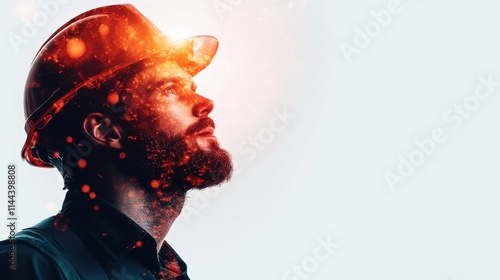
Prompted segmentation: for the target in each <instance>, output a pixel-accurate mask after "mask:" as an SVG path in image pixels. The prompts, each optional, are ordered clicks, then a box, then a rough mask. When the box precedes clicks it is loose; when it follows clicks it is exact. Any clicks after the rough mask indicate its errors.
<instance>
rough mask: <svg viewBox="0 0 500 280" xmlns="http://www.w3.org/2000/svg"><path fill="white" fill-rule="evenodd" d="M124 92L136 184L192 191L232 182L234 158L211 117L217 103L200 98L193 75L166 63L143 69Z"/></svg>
mask: <svg viewBox="0 0 500 280" xmlns="http://www.w3.org/2000/svg"><path fill="white" fill-rule="evenodd" d="M126 91H127V92H128V94H127V95H126V96H127V97H126V99H127V100H125V103H126V104H127V105H128V115H127V118H126V119H127V120H129V121H130V122H131V124H132V125H131V129H130V130H129V131H128V132H126V134H128V135H126V137H127V139H126V140H125V143H124V147H123V148H124V152H125V153H126V154H127V158H128V160H127V162H128V163H127V165H128V167H130V169H129V171H130V172H135V173H137V174H136V176H137V177H139V178H137V179H138V180H141V181H142V183H149V185H150V186H151V187H152V188H153V189H161V188H170V187H175V188H183V189H189V188H205V187H208V186H212V185H216V184H219V183H221V182H223V181H224V180H227V179H229V177H230V175H231V171H232V164H231V160H230V156H229V154H228V153H227V152H226V151H225V150H223V149H221V148H220V146H219V143H218V141H217V138H216V137H215V136H214V135H213V131H214V128H215V125H214V122H213V121H212V119H210V118H209V117H208V115H209V114H210V112H211V111H212V109H213V106H214V105H213V102H212V101H211V100H209V99H207V98H205V97H203V96H201V95H199V94H197V93H196V84H195V83H194V82H193V79H192V76H191V75H189V74H188V73H186V72H185V71H183V70H182V69H181V68H179V66H178V65H177V64H176V63H175V62H168V61H167V62H163V63H160V64H155V65H153V66H150V67H147V68H146V69H145V70H142V71H141V72H140V73H138V74H137V75H136V76H135V77H134V78H133V79H132V80H130V81H129V82H128V83H126ZM128 155H131V156H130V157H129V156H128ZM148 181H149V182H148Z"/></svg>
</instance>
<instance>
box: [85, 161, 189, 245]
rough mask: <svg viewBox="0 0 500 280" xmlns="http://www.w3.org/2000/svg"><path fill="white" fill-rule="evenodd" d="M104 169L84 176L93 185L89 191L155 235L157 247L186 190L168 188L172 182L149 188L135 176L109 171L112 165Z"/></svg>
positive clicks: (160, 243)
mask: <svg viewBox="0 0 500 280" xmlns="http://www.w3.org/2000/svg"><path fill="white" fill-rule="evenodd" d="M106 169H107V170H106V171H107V172H102V173H101V174H98V176H84V177H85V178H86V179H87V182H89V184H90V185H91V186H95V187H93V191H94V192H95V193H96V195H97V196H99V197H100V198H101V199H103V200H105V201H106V202H108V203H109V204H111V205H112V206H114V207H115V208H116V209H118V210H119V211H120V212H122V213H123V214H124V215H126V216H128V217H129V218H130V219H131V220H133V221H134V222H135V223H136V224H138V225H139V226H140V227H141V228H143V229H144V230H145V231H146V232H148V233H149V234H150V235H151V236H152V237H153V238H154V239H155V241H156V248H157V250H158V251H159V250H160V248H161V245H162V244H163V240H164V239H165V237H166V235H167V233H168V231H169V230H170V227H171V226H172V224H173V223H174V221H175V219H176V218H177V217H178V216H179V214H180V213H181V210H182V207H183V205H184V200H185V198H186V191H184V190H181V191H179V190H177V191H172V189H175V188H174V187H173V186H170V187H169V188H168V189H162V188H161V187H159V188H157V189H156V190H153V189H151V187H150V186H147V187H144V186H142V185H141V184H140V183H139V182H138V181H137V180H135V179H132V178H130V177H125V176H122V174H120V173H118V172H110V171H111V170H110V169H113V168H109V167H108V168H106ZM113 171H116V170H113ZM105 178H107V179H105ZM109 178H112V179H109ZM77 189H78V190H79V188H78V187H77Z"/></svg>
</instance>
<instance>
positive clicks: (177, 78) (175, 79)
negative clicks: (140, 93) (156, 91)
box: [154, 76, 198, 91]
mask: <svg viewBox="0 0 500 280" xmlns="http://www.w3.org/2000/svg"><path fill="white" fill-rule="evenodd" d="M184 79H185V78H184V77H182V76H170V77H164V78H161V79H160V80H159V81H157V82H156V83H155V84H154V85H155V87H161V86H163V85H164V84H166V83H170V82H174V83H179V82H180V81H182V80H184ZM187 84H188V85H189V87H190V88H191V89H193V91H194V90H196V88H197V87H198V85H196V83H195V82H194V80H193V79H189V80H188V81H187Z"/></svg>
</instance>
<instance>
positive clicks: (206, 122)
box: [0, 5, 232, 280]
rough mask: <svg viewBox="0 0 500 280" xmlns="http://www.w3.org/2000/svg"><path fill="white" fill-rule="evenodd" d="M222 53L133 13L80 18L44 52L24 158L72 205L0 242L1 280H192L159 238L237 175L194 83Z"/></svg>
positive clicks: (32, 80) (127, 9) (107, 11)
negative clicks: (206, 192)
mask: <svg viewBox="0 0 500 280" xmlns="http://www.w3.org/2000/svg"><path fill="white" fill-rule="evenodd" d="M217 47H218V41H217V39H215V38H214V37H211V36H195V37H191V38H187V39H184V40H180V41H174V40H172V39H170V38H169V37H166V36H165V35H163V33H162V32H161V31H160V30H158V29H157V28H156V27H155V26H154V25H153V24H152V23H151V22H150V21H149V20H147V19H146V18H145V17H144V16H143V15H142V14H141V13H140V12H139V11H137V10H136V9H135V8H134V7H133V6H131V5H113V6H106V7H101V8H97V9H93V10H90V11H88V12H85V13H83V14H81V15H79V16H77V17H75V18H73V19H72V20H70V21H69V22H68V23H66V24H65V25H63V26H62V27H61V28H59V30H57V31H56V32H55V33H54V34H53V35H52V36H51V37H50V38H49V39H48V40H47V41H46V42H45V43H44V44H43V46H42V47H41V49H40V50H39V52H38V53H37V55H36V56H35V59H34V61H33V64H32V67H31V70H30V73H29V76H28V80H27V83H26V89H25V115H26V117H27V121H26V126H25V129H26V131H27V133H28V137H27V140H26V144H25V145H24V148H23V150H22V156H23V157H24V158H25V159H26V160H27V161H28V162H29V163H31V164H32V165H35V166H39V167H56V168H57V169H58V170H59V172H60V173H61V174H62V176H63V178H64V188H65V189H67V194H66V198H65V200H64V202H63V206H62V209H61V211H60V212H59V214H58V215H56V216H53V217H50V218H48V219H46V220H44V221H42V222H41V223H39V224H38V225H36V226H34V227H32V228H28V229H24V230H23V231H21V232H19V233H18V234H17V235H16V237H15V238H14V240H7V241H3V242H2V243H0V259H1V260H2V261H1V266H0V274H1V275H2V279H51V280H52V279H189V278H188V276H187V272H186V264H185V263H184V262H183V261H182V260H181V258H180V257H179V256H178V254H177V253H176V252H175V251H174V250H173V249H172V248H171V247H170V246H169V245H168V244H167V243H166V242H165V241H164V239H165V237H166V235H167V233H168V231H169V229H170V227H171V225H172V223H173V222H174V220H175V219H176V218H177V217H178V215H179V214H180V212H181V210H182V206H183V204H184V200H185V197H186V192H187V191H188V190H190V189H193V188H195V189H202V188H206V187H209V186H214V185H218V184H221V183H223V182H224V181H226V180H228V179H229V178H230V175H231V171H232V164H231V160H230V156H229V154H228V153H227V152H226V151H225V150H223V149H221V148H220V146H219V143H218V141H217V139H216V137H215V136H214V134H213V131H214V128H215V125H214V121H213V120H212V119H210V118H209V116H208V115H209V114H210V112H211V111H212V109H213V107H214V104H213V102H212V101H211V100H209V99H207V98H205V97H203V96H201V95H199V94H198V93H197V91H196V84H195V83H194V81H193V76H195V75H196V74H197V73H198V72H200V71H201V70H203V69H204V68H205V67H207V66H208V64H209V63H210V62H211V60H212V58H213V56H214V55H215V52H216V51H217ZM4 276H6V277H4Z"/></svg>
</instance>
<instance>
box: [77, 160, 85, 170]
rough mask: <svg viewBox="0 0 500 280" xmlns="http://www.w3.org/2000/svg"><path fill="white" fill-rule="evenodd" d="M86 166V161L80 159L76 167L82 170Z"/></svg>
mask: <svg viewBox="0 0 500 280" xmlns="http://www.w3.org/2000/svg"><path fill="white" fill-rule="evenodd" d="M86 166H87V161H86V160H84V159H83V158H81V159H79V160H78V167H80V168H82V169H83V168H85V167H86Z"/></svg>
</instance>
